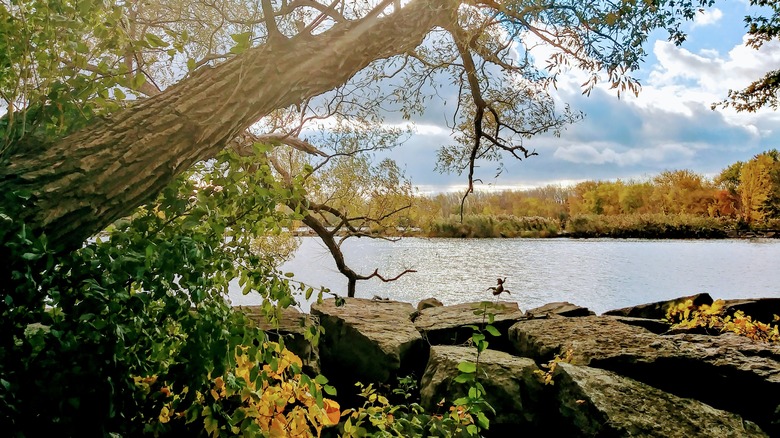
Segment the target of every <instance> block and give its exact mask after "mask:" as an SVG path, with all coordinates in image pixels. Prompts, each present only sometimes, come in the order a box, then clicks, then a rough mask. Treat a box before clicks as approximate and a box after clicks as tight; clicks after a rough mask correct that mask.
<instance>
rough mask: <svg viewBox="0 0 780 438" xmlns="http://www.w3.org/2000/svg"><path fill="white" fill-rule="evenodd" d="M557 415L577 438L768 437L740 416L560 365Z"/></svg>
mask: <svg viewBox="0 0 780 438" xmlns="http://www.w3.org/2000/svg"><path fill="white" fill-rule="evenodd" d="M553 379H554V382H555V385H554V387H555V388H556V390H557V398H558V402H559V406H560V413H561V416H562V417H563V419H564V421H565V422H566V423H567V426H568V427H569V428H570V430H569V431H568V432H569V433H568V434H567V436H581V437H635V438H640V437H648V438H649V437H657V438H692V437H702V438H705V437H707V438H709V437H718V438H730V437H734V438H737V437H768V436H769V435H767V434H765V433H764V432H762V431H761V429H760V428H759V427H758V426H757V425H755V424H754V423H751V422H749V421H744V420H743V419H742V418H741V417H740V416H738V415H736V414H733V413H730V412H726V411H722V410H719V409H715V408H713V407H711V406H708V405H706V404H704V403H701V402H699V401H696V400H691V399H686V398H681V397H677V396H675V395H672V394H669V393H666V392H663V391H661V390H659V389H656V388H653V387H652V386H649V385H645V384H643V383H641V382H638V381H636V380H633V379H629V378H627V377H622V376H620V375H618V374H616V373H613V372H610V371H605V370H600V369H597V368H590V367H583V366H575V365H570V364H567V363H560V364H559V365H558V366H557V368H556V370H555V373H554V374H553Z"/></svg>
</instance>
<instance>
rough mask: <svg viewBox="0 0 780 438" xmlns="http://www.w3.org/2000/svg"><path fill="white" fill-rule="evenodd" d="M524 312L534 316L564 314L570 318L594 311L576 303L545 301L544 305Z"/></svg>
mask: <svg viewBox="0 0 780 438" xmlns="http://www.w3.org/2000/svg"><path fill="white" fill-rule="evenodd" d="M525 314H526V316H529V317H536V318H538V317H540V316H549V315H558V316H566V317H570V318H571V317H577V316H592V315H595V313H594V312H592V311H590V310H588V308H587V307H581V306H578V305H576V304H572V303H570V302H568V301H561V302H557V303H547V304H545V305H544V306H541V307H537V308H535V309H531V310H528V311H527V312H525Z"/></svg>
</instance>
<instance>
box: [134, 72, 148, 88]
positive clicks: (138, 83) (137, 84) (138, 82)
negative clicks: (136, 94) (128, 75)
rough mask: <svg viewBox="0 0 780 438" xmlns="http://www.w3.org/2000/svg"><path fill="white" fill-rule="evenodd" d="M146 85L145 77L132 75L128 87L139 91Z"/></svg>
mask: <svg viewBox="0 0 780 438" xmlns="http://www.w3.org/2000/svg"><path fill="white" fill-rule="evenodd" d="M145 83H146V76H145V75H143V74H137V75H133V79H132V81H131V82H130V87H131V88H132V89H133V90H139V89H141V87H142V86H143V85H144V84H145Z"/></svg>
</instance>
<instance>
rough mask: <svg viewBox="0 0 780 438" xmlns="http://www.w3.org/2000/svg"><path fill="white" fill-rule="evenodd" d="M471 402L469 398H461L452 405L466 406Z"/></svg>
mask: <svg viewBox="0 0 780 438" xmlns="http://www.w3.org/2000/svg"><path fill="white" fill-rule="evenodd" d="M469 402H470V400H469V398H468V397H461V398H458V399H455V401H453V402H452V404H453V405H455V406H464V405H467V404H469Z"/></svg>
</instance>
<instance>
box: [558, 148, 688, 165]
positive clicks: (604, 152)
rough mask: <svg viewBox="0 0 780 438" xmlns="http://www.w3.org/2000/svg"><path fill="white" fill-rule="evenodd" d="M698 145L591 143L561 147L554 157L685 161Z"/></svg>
mask: <svg viewBox="0 0 780 438" xmlns="http://www.w3.org/2000/svg"><path fill="white" fill-rule="evenodd" d="M696 149H698V146H696V145H683V144H662V145H657V146H653V147H649V148H634V149H625V148H624V147H622V146H620V145H615V144H603V143H591V144H576V145H571V146H562V147H559V148H558V149H557V150H556V151H555V154H553V157H555V158H557V159H561V160H566V161H569V162H572V163H581V164H615V165H618V166H621V167H622V166H635V165H638V164H650V163H653V164H655V163H664V162H667V161H685V160H686V159H690V158H692V157H693V156H694V155H695V153H696Z"/></svg>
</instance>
